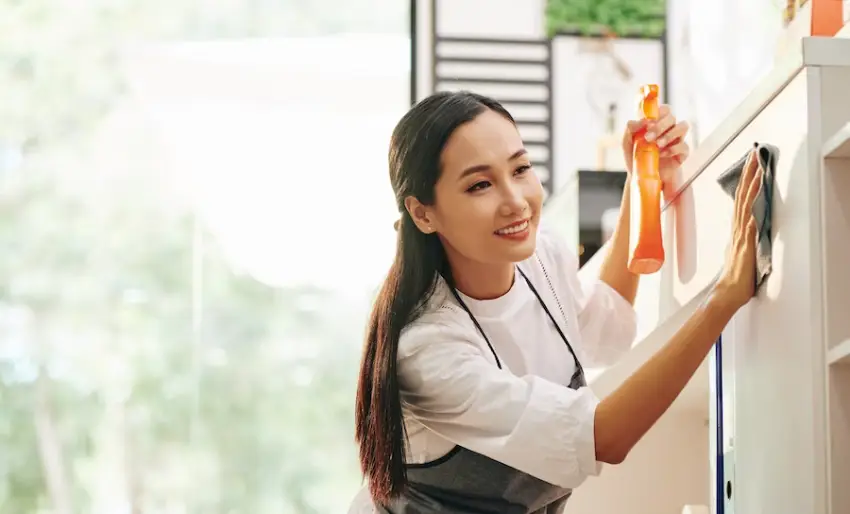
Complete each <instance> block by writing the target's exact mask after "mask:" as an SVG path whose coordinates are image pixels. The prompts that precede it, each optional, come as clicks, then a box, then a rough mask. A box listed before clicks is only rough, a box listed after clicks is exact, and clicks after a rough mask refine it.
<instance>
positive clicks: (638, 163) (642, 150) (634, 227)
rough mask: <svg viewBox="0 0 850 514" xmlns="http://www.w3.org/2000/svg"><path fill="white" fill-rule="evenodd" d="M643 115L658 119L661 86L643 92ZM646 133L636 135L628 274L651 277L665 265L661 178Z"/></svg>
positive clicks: (655, 151)
mask: <svg viewBox="0 0 850 514" xmlns="http://www.w3.org/2000/svg"><path fill="white" fill-rule="evenodd" d="M640 114H641V115H642V116H643V117H644V118H645V119H647V120H650V121H653V120H657V119H658V86H657V85H656V84H648V85H645V86H642V87H641V88H640ZM645 134H646V129H643V130H641V131H640V132H638V133H637V134H635V135H634V146H633V149H632V157H633V168H632V174H631V179H630V181H631V184H630V189H631V191H630V221H631V227H630V228H631V230H630V234H629V264H628V266H629V271H631V272H632V273H635V274H640V275H648V274H650V273H655V272H656V271H658V270H659V269H661V266H662V265H663V264H664V242H663V240H662V237H661V188H662V184H661V174H660V168H659V160H660V158H659V151H658V145H657V144H656V143H655V141H652V142H650V141H647V140H646V139H645Z"/></svg>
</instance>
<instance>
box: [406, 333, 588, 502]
mask: <svg viewBox="0 0 850 514" xmlns="http://www.w3.org/2000/svg"><path fill="white" fill-rule="evenodd" d="M398 371H399V378H400V384H401V389H402V391H401V394H402V402H403V405H404V408H405V411H406V413H407V414H408V415H410V416H413V417H415V418H416V419H417V421H419V422H420V423H421V424H422V425H424V426H425V427H426V428H428V429H429V430H432V431H433V432H435V433H437V434H439V435H440V436H442V437H444V438H446V439H448V440H449V441H451V442H453V443H455V444H457V445H460V446H462V447H464V448H467V449H469V450H472V451H474V452H477V453H480V454H482V455H485V456H487V457H490V458H491V459H494V460H497V461H499V462H501V463H503V464H506V465H508V466H511V467H513V468H515V469H517V470H520V471H523V472H525V473H528V474H530V475H532V476H535V477H537V478H539V479H541V480H544V481H546V482H549V483H552V484H555V485H559V486H561V487H567V488H573V487H576V486H578V485H579V484H581V483H582V482H583V481H584V480H585V478H586V477H588V476H591V475H596V474H598V473H599V470H600V465H599V464H598V463H597V461H596V445H595V440H594V416H595V411H596V406H597V405H598V403H599V401H598V399H597V398H596V397H595V396H594V395H593V393H592V392H591V390H590V389H588V388H586V387H584V388H580V389H578V390H574V389H570V388H568V387H564V386H560V385H557V384H555V383H552V382H549V381H547V380H544V379H542V378H540V377H536V376H530V375H528V376H522V377H519V376H516V375H513V374H512V373H511V372H510V371H507V370H502V369H499V368H498V367H497V366H496V365H495V363H494V362H493V361H492V360H491V359H489V358H488V357H487V356H486V354H485V353H484V352H483V351H482V349H481V347H479V346H478V345H477V344H475V343H474V342H471V341H468V340H465V335H464V333H463V332H462V330H459V329H454V328H451V327H448V326H445V325H441V324H430V325H419V326H416V327H412V330H408V331H407V332H406V333H405V334H404V335H403V337H402V345H401V348H400V350H399V368H398Z"/></svg>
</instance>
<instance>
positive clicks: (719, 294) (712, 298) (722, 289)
mask: <svg viewBox="0 0 850 514" xmlns="http://www.w3.org/2000/svg"><path fill="white" fill-rule="evenodd" d="M703 308H704V309H705V310H706V311H708V312H709V313H710V314H711V316H712V317H715V316H716V317H718V318H720V319H722V320H724V322H725V323H728V321H729V320H731V319H732V316H734V315H735V313H736V312H738V309H740V308H741V306H740V305H738V302H736V301H735V296H734V295H733V294H732V291H731V290H730V289H728V288H727V287H726V286H725V285H724V284H723V281H722V280H721V281H720V282H718V283H717V284H715V285H714V286H713V287H712V288H711V290H710V291H709V293H708V298H706V300H705V302H704V303H703Z"/></svg>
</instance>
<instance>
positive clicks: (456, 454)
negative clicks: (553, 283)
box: [377, 267, 587, 514]
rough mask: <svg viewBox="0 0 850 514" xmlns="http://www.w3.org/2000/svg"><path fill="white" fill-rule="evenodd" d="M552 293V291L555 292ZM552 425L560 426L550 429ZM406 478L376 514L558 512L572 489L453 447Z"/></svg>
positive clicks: (576, 383)
mask: <svg viewBox="0 0 850 514" xmlns="http://www.w3.org/2000/svg"><path fill="white" fill-rule="evenodd" d="M517 270H518V271H519V272H520V274H521V275H522V278H524V279H525V281H526V282H527V283H528V287H529V288H530V289H531V291H532V292H533V293H534V296H536V297H537V301H538V302H540V305H541V306H542V307H543V310H544V311H546V314H547V315H548V316H549V319H550V320H551V321H552V324H553V325H555V328H556V329H557V330H558V334H560V336H561V339H563V340H564V343H565V344H566V345H567V348H568V349H569V350H570V353H571V354H572V355H573V359H574V360H575V363H576V371H575V373H574V374H573V376H572V379H571V380H570V388H572V389H578V388H579V387H583V386H585V385H586V384H587V382H586V380H585V377H584V370H583V369H582V367H581V364H580V363H579V361H578V358H577V357H576V354H575V352H574V351H573V348H572V346H570V342H569V341H568V340H567V337H566V336H565V335H564V332H563V331H562V330H561V327H560V326H558V323H556V322H555V318H554V317H552V313H551V312H550V311H549V309H548V308H547V307H546V304H545V303H544V302H543V299H542V298H541V297H540V295H539V294H538V293H537V290H536V289H535V288H534V286H533V285H532V284H531V281H530V280H529V279H528V277H527V276H526V275H525V273H523V272H522V270H520V269H519V268H518V267H517ZM452 293H453V294H454V296H455V299H457V301H458V302H459V303H460V305H461V307H463V310H465V311H466V313H467V314H468V315H469V317H470V318H471V319H472V322H473V323H474V324H475V327H476V328H477V329H478V331H479V332H480V333H481V335H482V336H483V337H484V340H485V341H486V342H487V346H489V347H490V351H491V352H492V353H493V357H494V358H495V359H496V365H497V366H498V367H499V368H501V367H502V363H501V362H500V361H499V357H498V355H496V351H495V350H494V349H493V345H492V344H490V340H489V339H488V338H487V335H486V334H485V333H484V330H482V329H481V325H479V324H478V320H476V319H475V316H473V315H472V312H470V310H469V308H468V307H467V306H466V304H465V303H463V300H461V298H460V296H459V295H458V294H457V291H456V290H455V289H454V288H452ZM552 293H553V294H554V291H552ZM552 429H553V430H557V429H558V428H557V427H552ZM407 477H408V487H407V490H406V491H405V493H404V494H403V495H402V496H401V497H399V498H398V499H396V500H395V501H393V502H392V503H391V504H390V505H388V506H386V507H381V506H378V507H377V511H378V512H380V513H383V514H426V513H427V514H431V513H451V514H479V513H482V514H483V513H501V514H559V513H561V512H562V511H563V508H564V505H565V504H566V503H567V500H568V499H569V497H570V495H571V494H572V490H571V489H565V488H563V487H559V486H556V485H552V484H550V483H548V482H545V481H543V480H540V479H539V478H535V477H533V476H531V475H529V474H527V473H523V472H521V471H517V470H516V469H513V468H511V467H510V466H507V465H505V464H502V463H501V462H498V461H495V460H493V459H491V458H489V457H485V456H483V455H481V454H478V453H475V452H473V451H470V450H467V449H466V448H463V447H461V446H455V447H454V449H452V450H451V451H450V452H449V453H448V454H446V455H445V456H443V457H441V458H439V459H436V460H433V461H431V462H426V463H423V464H410V465H408V469H407Z"/></svg>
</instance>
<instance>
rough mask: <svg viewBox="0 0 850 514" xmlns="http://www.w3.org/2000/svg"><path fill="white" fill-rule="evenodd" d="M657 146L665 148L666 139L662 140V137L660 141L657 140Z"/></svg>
mask: <svg viewBox="0 0 850 514" xmlns="http://www.w3.org/2000/svg"><path fill="white" fill-rule="evenodd" d="M658 146H667V139H666V138H663V137H662V138H661V139H659V140H658Z"/></svg>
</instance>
